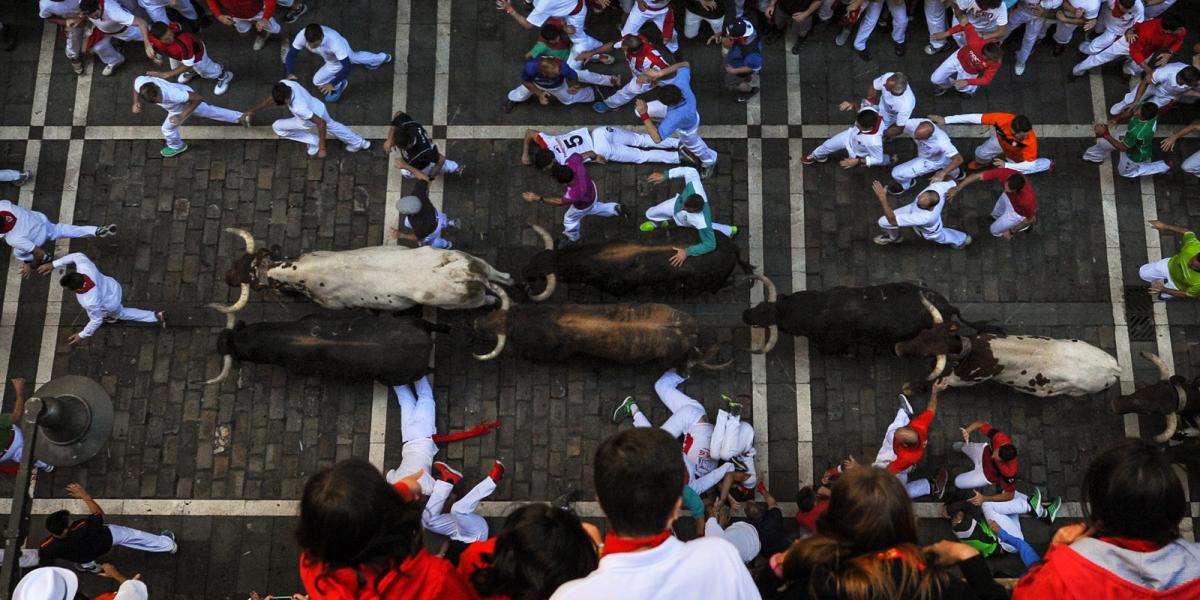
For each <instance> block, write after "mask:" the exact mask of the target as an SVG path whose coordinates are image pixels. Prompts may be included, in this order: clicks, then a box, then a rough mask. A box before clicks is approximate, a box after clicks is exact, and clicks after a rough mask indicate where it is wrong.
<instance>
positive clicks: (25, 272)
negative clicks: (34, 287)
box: [21, 263, 49, 279]
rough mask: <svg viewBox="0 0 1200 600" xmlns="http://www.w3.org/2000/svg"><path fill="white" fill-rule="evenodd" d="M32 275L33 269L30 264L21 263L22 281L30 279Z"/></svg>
mask: <svg viewBox="0 0 1200 600" xmlns="http://www.w3.org/2000/svg"><path fill="white" fill-rule="evenodd" d="M47 264H49V263H47ZM38 268H39V269H40V268H41V267H40V266H39V267H38ZM30 275H33V267H31V266H29V263H21V279H28V278H29V276H30Z"/></svg>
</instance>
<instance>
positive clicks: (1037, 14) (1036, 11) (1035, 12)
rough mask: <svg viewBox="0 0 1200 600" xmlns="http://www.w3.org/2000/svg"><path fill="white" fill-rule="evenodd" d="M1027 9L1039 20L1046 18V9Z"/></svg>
mask: <svg viewBox="0 0 1200 600" xmlns="http://www.w3.org/2000/svg"><path fill="white" fill-rule="evenodd" d="M1026 9H1027V10H1028V11H1029V14H1031V15H1033V16H1035V17H1037V18H1039V19H1040V18H1042V17H1044V16H1046V9H1044V8H1042V7H1040V6H1026Z"/></svg>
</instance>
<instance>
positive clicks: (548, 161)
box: [533, 148, 554, 171]
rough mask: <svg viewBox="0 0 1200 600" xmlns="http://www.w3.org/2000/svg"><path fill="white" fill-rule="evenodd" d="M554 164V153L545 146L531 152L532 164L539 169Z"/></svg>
mask: <svg viewBox="0 0 1200 600" xmlns="http://www.w3.org/2000/svg"><path fill="white" fill-rule="evenodd" d="M552 164H554V153H553V152H551V151H550V150H549V149H547V148H538V149H537V151H536V152H534V153H533V166H534V167H536V168H537V169H538V170H539V171H541V170H543V169H545V168H546V167H548V166H550V165H552Z"/></svg>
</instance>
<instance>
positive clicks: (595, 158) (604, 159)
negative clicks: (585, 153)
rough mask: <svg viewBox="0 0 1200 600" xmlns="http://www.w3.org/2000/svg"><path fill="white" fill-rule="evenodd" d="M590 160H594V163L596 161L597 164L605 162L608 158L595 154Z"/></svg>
mask: <svg viewBox="0 0 1200 600" xmlns="http://www.w3.org/2000/svg"><path fill="white" fill-rule="evenodd" d="M592 162H594V163H596V164H598V165H602V164H605V163H607V162H608V159H607V158H604V157H603V156H600V155H599V154H597V155H596V156H595V157H593V158H592Z"/></svg>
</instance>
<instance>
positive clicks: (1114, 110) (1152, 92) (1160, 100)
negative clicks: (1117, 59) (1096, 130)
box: [1108, 84, 1176, 115]
mask: <svg viewBox="0 0 1200 600" xmlns="http://www.w3.org/2000/svg"><path fill="white" fill-rule="evenodd" d="M1138 87H1140V86H1137V85H1135V86H1133V89H1131V90H1129V93H1128V94H1125V97H1124V98H1121V101H1120V102H1118V103H1116V104H1114V105H1112V107H1111V108H1109V109H1108V113H1109V114H1111V115H1116V114H1118V113H1120V112H1121V111H1123V110H1125V109H1126V108H1129V105H1130V104H1133V101H1134V100H1136V99H1137V91H1138ZM1175 100H1176V98H1175V97H1174V96H1170V95H1167V94H1163V93H1160V92H1159V90H1158V86H1157V85H1154V84H1150V85H1149V86H1147V87H1146V93H1145V94H1144V95H1143V96H1142V102H1153V103H1155V104H1157V105H1158V107H1159V108H1163V107H1165V106H1167V105H1168V104H1170V103H1172V102H1174V101H1175Z"/></svg>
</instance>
